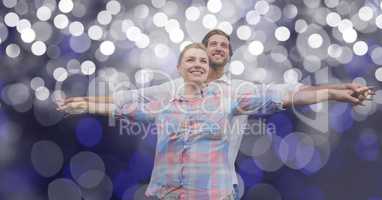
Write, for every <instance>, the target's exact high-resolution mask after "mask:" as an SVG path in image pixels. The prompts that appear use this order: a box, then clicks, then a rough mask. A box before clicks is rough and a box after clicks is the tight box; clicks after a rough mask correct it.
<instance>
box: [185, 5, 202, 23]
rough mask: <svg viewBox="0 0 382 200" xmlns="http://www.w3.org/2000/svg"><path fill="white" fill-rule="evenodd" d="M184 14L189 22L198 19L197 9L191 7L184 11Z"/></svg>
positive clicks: (198, 11) (198, 12)
mask: <svg viewBox="0 0 382 200" xmlns="http://www.w3.org/2000/svg"><path fill="white" fill-rule="evenodd" d="M185 14H186V18H187V19H188V20H189V21H196V20H198V19H199V17H200V10H199V9H198V8H197V7H193V6H191V7H189V8H187V9H186V12H185Z"/></svg>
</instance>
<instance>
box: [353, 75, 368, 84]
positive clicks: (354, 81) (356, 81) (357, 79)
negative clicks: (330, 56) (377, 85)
mask: <svg viewBox="0 0 382 200" xmlns="http://www.w3.org/2000/svg"><path fill="white" fill-rule="evenodd" d="M352 83H357V84H361V85H367V82H366V79H364V78H363V77H356V78H355V79H353V81H352Z"/></svg>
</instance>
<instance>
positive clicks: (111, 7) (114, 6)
mask: <svg viewBox="0 0 382 200" xmlns="http://www.w3.org/2000/svg"><path fill="white" fill-rule="evenodd" d="M106 10H108V11H109V12H110V13H111V14H112V15H116V14H118V13H119V12H120V11H121V4H120V3H119V2H118V1H115V0H112V1H109V2H107V4H106Z"/></svg>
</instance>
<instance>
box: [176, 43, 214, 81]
mask: <svg viewBox="0 0 382 200" xmlns="http://www.w3.org/2000/svg"><path fill="white" fill-rule="evenodd" d="M178 70H179V73H180V75H181V76H182V77H183V79H184V81H185V82H194V83H198V84H199V83H204V82H206V81H207V75H208V71H209V62H208V56H207V53H206V52H205V51H204V50H202V49H197V48H190V49H188V50H186V52H184V54H183V57H182V60H181V63H180V65H179V66H178Z"/></svg>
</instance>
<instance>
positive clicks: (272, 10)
mask: <svg viewBox="0 0 382 200" xmlns="http://www.w3.org/2000/svg"><path fill="white" fill-rule="evenodd" d="M264 17H266V18H268V19H269V20H270V21H272V22H277V21H279V20H280V19H281V17H282V13H281V9H280V8H279V7H278V6H275V5H271V6H270V7H269V11H268V12H267V14H266V15H265V16H264Z"/></svg>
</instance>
